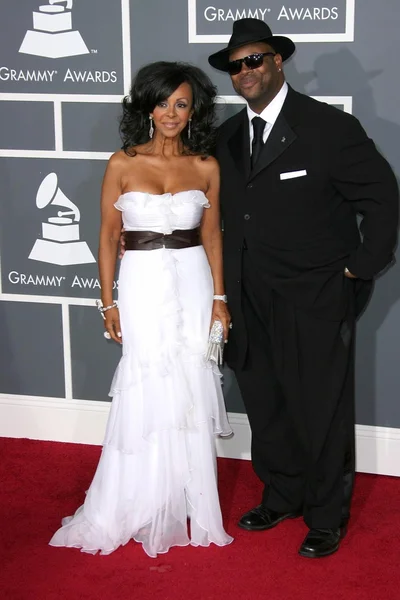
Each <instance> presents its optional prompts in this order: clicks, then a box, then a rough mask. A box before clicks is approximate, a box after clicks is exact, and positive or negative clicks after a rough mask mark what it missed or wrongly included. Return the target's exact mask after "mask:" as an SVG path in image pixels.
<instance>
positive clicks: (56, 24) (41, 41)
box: [19, 0, 89, 58]
mask: <svg viewBox="0 0 400 600" xmlns="http://www.w3.org/2000/svg"><path fill="white" fill-rule="evenodd" d="M61 3H65V6H59V4H61ZM72 4H73V0H48V4H42V5H41V6H39V10H38V11H33V30H31V29H28V31H27V32H26V34H25V37H24V40H23V42H22V44H21V47H20V49H19V52H21V53H22V54H32V55H34V56H44V57H46V58H64V57H66V56H79V55H81V54H89V50H88V48H87V46H86V44H85V42H84V41H83V38H82V36H81V34H80V33H79V31H73V30H72V13H71V9H72Z"/></svg>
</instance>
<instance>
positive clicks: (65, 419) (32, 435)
mask: <svg viewBox="0 0 400 600" xmlns="http://www.w3.org/2000/svg"><path fill="white" fill-rule="evenodd" d="M109 407H110V405H109V403H108V402H96V401H90V400H63V399H59V398H40V397H32V396H8V395H7V394H0V436H2V437H15V438H29V439H35V440H47V441H56V442H74V443H79V444H95V445H100V444H101V443H102V440H103V435H104V431H105V426H106V421H107V416H108V412H109ZM229 420H230V423H231V426H232V429H233V430H234V433H235V435H234V436H233V438H231V439H229V440H221V439H218V441H217V448H218V456H221V457H225V458H237V459H243V460H249V459H250V439H251V436H250V427H249V422H248V419H247V415H245V414H241V413H229ZM356 444H357V471H360V472H363V473H374V474H379V475H394V476H400V429H396V428H392V427H375V426H370V425H356Z"/></svg>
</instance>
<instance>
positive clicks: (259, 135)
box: [251, 117, 266, 169]
mask: <svg viewBox="0 0 400 600" xmlns="http://www.w3.org/2000/svg"><path fill="white" fill-rule="evenodd" d="M251 122H252V124H253V133H254V135H253V143H252V146H251V168H252V169H254V167H255V165H256V162H257V160H258V158H259V156H260V154H261V150H262V147H263V146H264V142H263V133H264V128H265V125H266V122H265V121H264V119H262V118H261V117H254V118H253V119H252V120H251Z"/></svg>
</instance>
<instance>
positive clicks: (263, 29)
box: [208, 19, 296, 71]
mask: <svg viewBox="0 0 400 600" xmlns="http://www.w3.org/2000/svg"><path fill="white" fill-rule="evenodd" d="M254 42H266V43H267V44H269V45H270V46H272V48H273V49H274V50H275V52H277V53H278V54H280V55H281V56H282V60H284V61H285V60H287V59H288V58H289V57H290V56H292V54H293V52H294V51H295V50H296V46H295V45H294V42H292V40H291V39H289V38H288V37H284V36H283V35H272V31H271V29H270V28H269V27H268V25H267V24H266V23H265V22H264V21H261V20H260V19H239V20H238V21H235V22H234V23H233V32H232V36H231V39H230V40H229V43H228V46H227V47H226V48H223V49H222V50H220V51H219V52H215V54H211V56H209V57H208V62H209V63H210V65H211V66H212V67H214V69H219V71H226V70H227V64H228V62H229V54H230V52H231V51H232V50H235V49H236V48H240V47H241V46H246V44H252V43H254Z"/></svg>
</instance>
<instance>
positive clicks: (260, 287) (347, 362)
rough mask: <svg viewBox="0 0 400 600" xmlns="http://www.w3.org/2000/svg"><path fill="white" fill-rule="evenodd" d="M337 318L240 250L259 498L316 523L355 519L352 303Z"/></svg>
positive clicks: (243, 378)
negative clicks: (292, 292) (280, 288)
mask: <svg viewBox="0 0 400 600" xmlns="http://www.w3.org/2000/svg"><path fill="white" fill-rule="evenodd" d="M346 289H348V294H349V298H348V311H347V314H346V316H345V318H344V319H343V320H342V321H341V322H338V321H329V320H326V319H322V318H316V317H315V316H314V315H313V313H312V311H307V310H302V309H298V308H296V307H294V306H293V305H291V304H290V303H289V302H288V301H287V300H285V299H284V298H283V297H282V296H279V295H278V294H277V293H276V292H275V291H274V290H272V289H270V288H269V287H268V286H267V285H266V284H265V282H263V281H262V279H261V278H260V274H259V273H257V271H256V269H255V268H254V266H253V265H252V261H251V259H250V258H249V256H248V253H247V252H245V253H244V257H243V288H242V298H243V300H242V303H243V304H242V309H243V314H244V318H245V322H246V328H247V333H248V351H247V358H246V361H245V364H244V367H243V368H242V369H240V370H238V371H237V372H236V377H237V381H238V384H239V388H240V391H241V394H242V397H243V401H244V403H245V406H246V410H247V414H248V417H249V422H250V427H251V431H252V462H253V467H254V470H255V472H256V473H257V475H258V476H259V478H260V479H261V481H262V482H264V484H265V488H264V493H263V498H262V503H263V504H264V505H265V506H267V507H268V508H270V509H272V510H275V511H279V512H286V511H295V510H302V511H303V515H304V520H305V522H306V524H307V525H308V526H309V527H310V528H337V527H339V526H340V524H341V523H342V522H343V520H344V519H347V518H348V517H349V511H350V499H351V494H352V487H353V480H354V329H355V327H354V326H355V319H354V310H353V309H354V301H353V296H354V293H353V282H352V281H351V280H348V286H347V288H346Z"/></svg>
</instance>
